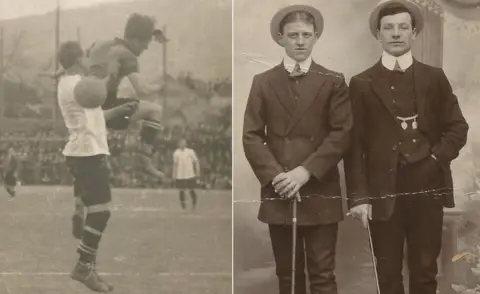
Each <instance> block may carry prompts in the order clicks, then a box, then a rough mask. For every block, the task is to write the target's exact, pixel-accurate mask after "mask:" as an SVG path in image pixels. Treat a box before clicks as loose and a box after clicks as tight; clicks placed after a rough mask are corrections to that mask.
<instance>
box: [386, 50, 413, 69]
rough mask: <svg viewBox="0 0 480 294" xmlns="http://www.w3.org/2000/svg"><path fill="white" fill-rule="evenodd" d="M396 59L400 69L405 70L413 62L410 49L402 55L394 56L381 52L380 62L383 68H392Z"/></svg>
mask: <svg viewBox="0 0 480 294" xmlns="http://www.w3.org/2000/svg"><path fill="white" fill-rule="evenodd" d="M397 60H398V64H399V65H400V68H401V69H402V70H407V69H408V68H409V67H410V66H411V65H412V64H413V56H412V51H408V52H407V53H405V54H403V55H402V56H399V57H395V56H393V55H391V54H389V53H387V52H385V51H383V54H382V64H383V66H384V67H385V68H387V69H389V70H393V69H394V68H395V62H396V61H397Z"/></svg>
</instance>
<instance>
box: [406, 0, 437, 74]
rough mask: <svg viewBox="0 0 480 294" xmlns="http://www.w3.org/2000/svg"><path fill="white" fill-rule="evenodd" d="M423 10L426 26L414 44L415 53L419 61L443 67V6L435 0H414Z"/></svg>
mask: <svg viewBox="0 0 480 294" xmlns="http://www.w3.org/2000/svg"><path fill="white" fill-rule="evenodd" d="M413 2H416V3H417V4H418V5H419V6H420V7H421V8H422V10H423V17H424V19H425V26H424V29H423V31H422V33H421V34H420V35H419V36H418V37H417V39H416V40H415V43H414V46H413V50H412V51H413V55H414V56H415V58H417V59H418V60H419V61H421V62H423V63H426V64H429V65H432V66H436V67H442V65H443V23H444V16H443V8H442V7H441V6H440V5H438V4H437V3H435V1H434V0H413Z"/></svg>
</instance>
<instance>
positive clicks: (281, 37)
mask: <svg viewBox="0 0 480 294" xmlns="http://www.w3.org/2000/svg"><path fill="white" fill-rule="evenodd" d="M277 38H278V42H279V43H280V44H282V45H283V43H284V41H283V34H282V33H281V32H279V33H278V36H277Z"/></svg>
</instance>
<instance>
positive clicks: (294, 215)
mask: <svg viewBox="0 0 480 294" xmlns="http://www.w3.org/2000/svg"><path fill="white" fill-rule="evenodd" d="M296 252H297V196H295V197H293V206H292V283H291V284H292V289H291V291H290V292H291V294H295V270H296V262H295V255H296Z"/></svg>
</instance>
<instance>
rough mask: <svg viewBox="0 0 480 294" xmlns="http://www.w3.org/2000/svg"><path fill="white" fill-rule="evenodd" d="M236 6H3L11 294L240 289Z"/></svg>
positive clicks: (4, 204) (4, 224)
mask: <svg viewBox="0 0 480 294" xmlns="http://www.w3.org/2000/svg"><path fill="white" fill-rule="evenodd" d="M231 122H232V2H231V0H214V1H212V0H196V1H194V2H189V1H184V0H180V1H173V0H167V1H155V0H0V172H1V177H0V178H1V180H0V183H1V184H2V189H1V190H0V240H1V242H0V294H47V293H59V294H60V293H72V294H73V293H107V292H113V293H118V294H127V293H128V294H131V293H139V294H140V293H142V294H154V293H165V294H166V293H170V294H180V293H198V294H207V293H209V294H216V293H218V294H223V293H231V291H232V176H231V175H232V146H231V142H232V125H231Z"/></svg>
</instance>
